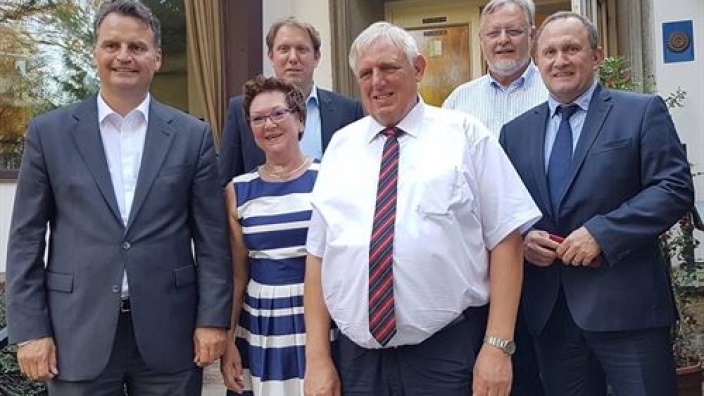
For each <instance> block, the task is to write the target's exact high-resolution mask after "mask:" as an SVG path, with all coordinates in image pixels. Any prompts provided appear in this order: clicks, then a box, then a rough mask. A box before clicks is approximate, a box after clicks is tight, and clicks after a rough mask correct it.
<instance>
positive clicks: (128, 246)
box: [122, 241, 132, 250]
mask: <svg viewBox="0 0 704 396" xmlns="http://www.w3.org/2000/svg"><path fill="white" fill-rule="evenodd" d="M131 247H132V244H131V243H129V242H128V241H125V242H122V249H124V250H130V248H131Z"/></svg>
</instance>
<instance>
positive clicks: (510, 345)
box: [504, 341, 516, 355]
mask: <svg viewBox="0 0 704 396" xmlns="http://www.w3.org/2000/svg"><path fill="white" fill-rule="evenodd" d="M504 350H505V351H506V353H508V354H509V355H513V354H514V353H515V352H516V343H515V342H513V341H509V342H507V343H506V347H505V348H504Z"/></svg>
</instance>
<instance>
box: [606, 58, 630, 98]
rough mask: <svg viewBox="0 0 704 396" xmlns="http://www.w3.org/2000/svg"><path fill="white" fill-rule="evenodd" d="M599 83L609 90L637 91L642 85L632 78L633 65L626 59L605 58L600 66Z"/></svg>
mask: <svg viewBox="0 0 704 396" xmlns="http://www.w3.org/2000/svg"><path fill="white" fill-rule="evenodd" d="M599 81H600V82H601V83H602V84H603V85H604V86H605V87H607V88H610V89H620V90H624V91H636V90H638V87H639V85H640V84H637V83H636V82H635V81H633V79H632V77H631V65H630V63H629V62H628V60H627V59H626V58H622V57H608V58H604V60H603V61H602V62H601V65H599Z"/></svg>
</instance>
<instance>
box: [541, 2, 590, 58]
mask: <svg viewBox="0 0 704 396" xmlns="http://www.w3.org/2000/svg"><path fill="white" fill-rule="evenodd" d="M570 18H574V19H576V20H578V21H580V22H582V25H584V27H585V28H586V29H587V35H588V36H589V46H590V47H591V49H592V50H595V49H597V48H598V47H599V33H598V32H597V30H596V26H594V24H593V23H592V21H590V20H589V19H587V17H585V16H584V15H581V14H577V13H576V12H572V11H558V12H556V13H554V14H552V15H550V16H549V17H547V18H545V20H544V21H543V24H542V25H540V29H538V33H537V34H536V35H535V42H536V43H537V42H538V39H539V38H540V35H541V34H542V33H543V30H545V26H547V25H549V24H550V23H552V22H555V21H556V20H558V19H570Z"/></svg>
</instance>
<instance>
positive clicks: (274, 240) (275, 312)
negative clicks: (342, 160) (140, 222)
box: [221, 76, 318, 396]
mask: <svg viewBox="0 0 704 396" xmlns="http://www.w3.org/2000/svg"><path fill="white" fill-rule="evenodd" d="M244 91H245V92H244V110H245V115H246V116H247V118H248V120H249V123H250V126H251V128H252V133H253V135H254V139H255V141H256V143H257V145H258V146H259V147H260V148H261V149H262V150H263V151H264V154H265V156H266V162H265V163H264V165H262V166H260V167H259V168H257V169H255V170H254V171H252V172H250V173H247V174H244V175H241V176H238V177H235V178H234V179H233V181H232V183H231V184H230V185H229V186H228V188H227V190H226V194H227V203H228V212H229V221H230V230H231V242H232V248H233V262H234V270H235V299H234V306H233V315H232V320H233V324H239V325H238V326H236V325H233V326H232V328H233V330H230V331H231V335H232V336H233V337H234V338H235V343H234V344H233V343H230V344H229V345H228V348H227V350H226V352H225V355H224V356H223V358H222V361H221V372H222V374H223V378H224V380H225V385H226V386H227V387H228V388H229V389H230V391H228V394H230V395H234V394H235V393H234V392H237V393H238V394H243V395H277V396H290V395H302V394H303V375H304V372H305V351H304V342H305V326H304V322H303V276H304V273H305V255H306V251H305V242H306V235H307V233H308V222H309V220H310V215H311V207H310V192H311V190H312V189H313V184H314V183H315V178H316V176H317V170H318V163H317V162H316V161H312V160H311V159H309V158H307V157H306V156H304V155H303V153H302V152H301V150H300V148H299V145H298V141H299V139H300V137H301V135H302V134H303V129H304V125H305V115H306V114H305V112H306V107H305V101H304V98H303V96H302V94H301V93H300V91H298V89H297V88H295V87H294V86H293V85H291V84H289V83H286V82H284V81H282V80H278V79H275V78H264V77H262V76H258V77H257V78H255V79H253V80H250V81H249V82H247V83H246V84H245V87H244ZM233 391H234V392H233Z"/></svg>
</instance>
